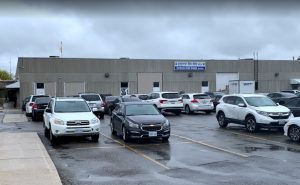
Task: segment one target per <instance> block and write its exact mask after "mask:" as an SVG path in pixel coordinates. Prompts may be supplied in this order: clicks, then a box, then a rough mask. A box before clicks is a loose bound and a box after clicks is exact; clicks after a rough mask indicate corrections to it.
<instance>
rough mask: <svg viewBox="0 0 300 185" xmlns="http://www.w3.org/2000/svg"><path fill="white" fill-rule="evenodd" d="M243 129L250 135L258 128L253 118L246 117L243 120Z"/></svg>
mask: <svg viewBox="0 0 300 185" xmlns="http://www.w3.org/2000/svg"><path fill="white" fill-rule="evenodd" d="M245 127H246V130H247V131H248V132H250V133H254V132H257V131H258V129H259V127H258V125H257V123H256V120H255V118H254V117H253V116H248V117H247V118H246V120H245Z"/></svg>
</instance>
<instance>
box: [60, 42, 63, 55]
mask: <svg viewBox="0 0 300 185" xmlns="http://www.w3.org/2000/svg"><path fill="white" fill-rule="evenodd" d="M59 51H60V57H61V58H62V56H63V43H62V41H60V47H59Z"/></svg>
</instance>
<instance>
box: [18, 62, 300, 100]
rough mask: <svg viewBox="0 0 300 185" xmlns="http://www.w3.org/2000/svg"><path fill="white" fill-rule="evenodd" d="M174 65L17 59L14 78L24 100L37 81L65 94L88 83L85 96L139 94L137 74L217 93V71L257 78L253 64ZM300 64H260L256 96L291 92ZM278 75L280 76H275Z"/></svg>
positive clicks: (166, 86) (165, 84) (171, 87)
mask: <svg viewBox="0 0 300 185" xmlns="http://www.w3.org/2000/svg"><path fill="white" fill-rule="evenodd" d="M175 61H195V60H158V59H155V60H150V59H147V60H144V59H81V58H19V61H18V67H17V73H16V76H17V77H19V79H20V96H21V97H20V100H22V99H24V98H25V97H27V96H28V95H30V94H33V93H34V92H33V87H34V84H35V83H37V82H43V83H50V84H54V85H55V86H56V90H55V92H56V96H63V95H64V83H72V82H84V83H85V90H86V91H87V92H98V93H104V94H108V93H111V94H113V95H119V94H120V84H121V82H128V83H129V93H131V94H133V93H138V74H139V73H161V74H162V84H160V85H161V90H164V91H185V92H201V85H202V81H208V82H209V90H210V91H216V73H218V72H222V73H239V80H254V77H255V74H254V61H253V60H251V59H249V60H246V59H245V60H197V61H203V62H206V70H205V71H174V62H175ZM299 72H300V61H259V62H258V92H271V91H279V90H284V89H291V86H290V84H289V80H290V79H291V78H300V73H299ZM275 73H278V74H279V75H278V76H275Z"/></svg>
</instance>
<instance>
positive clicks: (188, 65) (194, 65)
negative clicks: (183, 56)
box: [174, 61, 206, 71]
mask: <svg viewBox="0 0 300 185" xmlns="http://www.w3.org/2000/svg"><path fill="white" fill-rule="evenodd" d="M205 69H206V64H205V62H197V61H195V62H191V61H175V62H174V71H205Z"/></svg>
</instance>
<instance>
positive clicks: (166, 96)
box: [161, 93, 180, 99]
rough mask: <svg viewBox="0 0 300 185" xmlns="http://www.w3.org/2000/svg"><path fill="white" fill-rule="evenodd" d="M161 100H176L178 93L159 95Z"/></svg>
mask: <svg viewBox="0 0 300 185" xmlns="http://www.w3.org/2000/svg"><path fill="white" fill-rule="evenodd" d="M161 96H162V97H163V98H166V99H176V98H180V96H179V94H178V93H163V94H162V95H161Z"/></svg>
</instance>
